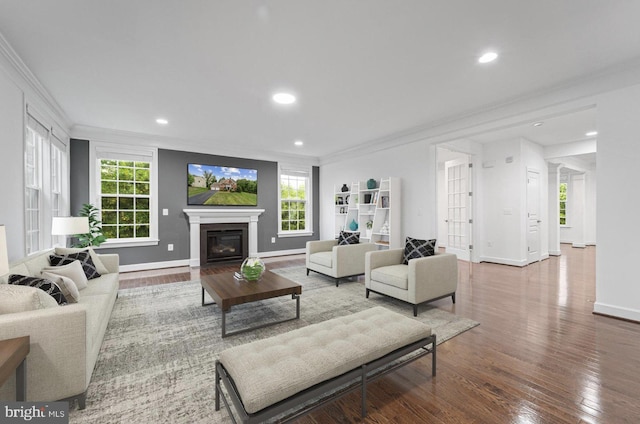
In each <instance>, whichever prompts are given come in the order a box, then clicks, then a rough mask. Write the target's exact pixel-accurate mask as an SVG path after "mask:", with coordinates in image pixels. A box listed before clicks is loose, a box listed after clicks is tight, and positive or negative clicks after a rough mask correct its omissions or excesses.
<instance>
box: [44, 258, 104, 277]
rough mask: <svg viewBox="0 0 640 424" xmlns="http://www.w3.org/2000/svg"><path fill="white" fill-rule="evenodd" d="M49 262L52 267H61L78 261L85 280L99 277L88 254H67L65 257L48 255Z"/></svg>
mask: <svg viewBox="0 0 640 424" xmlns="http://www.w3.org/2000/svg"><path fill="white" fill-rule="evenodd" d="M49 261H50V262H51V265H53V266H62V265H67V264H70V263H71V262H73V261H79V262H80V265H82V270H83V271H84V275H86V276H87V280H91V279H93V278H98V277H100V273H99V272H98V270H96V265H95V264H94V263H93V260H92V259H91V255H89V252H78V253H68V254H66V255H55V254H54V255H49Z"/></svg>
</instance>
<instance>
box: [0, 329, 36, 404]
mask: <svg viewBox="0 0 640 424" xmlns="http://www.w3.org/2000/svg"><path fill="white" fill-rule="evenodd" d="M29 340H30V338H29V336H22V337H17V338H15V339H7V340H1V341H0V386H1V385H2V384H4V382H5V381H7V379H8V378H9V377H10V376H11V374H12V373H13V372H14V371H15V373H16V401H20V402H24V401H25V400H27V355H28V354H29V350H30V346H31V345H30V344H29Z"/></svg>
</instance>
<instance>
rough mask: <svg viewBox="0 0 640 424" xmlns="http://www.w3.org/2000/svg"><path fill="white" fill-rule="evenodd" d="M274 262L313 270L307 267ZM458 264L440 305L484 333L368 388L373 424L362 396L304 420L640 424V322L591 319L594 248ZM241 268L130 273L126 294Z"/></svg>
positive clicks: (471, 334)
mask: <svg viewBox="0 0 640 424" xmlns="http://www.w3.org/2000/svg"><path fill="white" fill-rule="evenodd" d="M268 262H269V263H268V264H267V266H268V267H272V268H276V267H283V266H293V265H304V257H303V256H299V255H298V256H291V257H286V258H276V259H270V260H269V261H268ZM459 265H460V282H459V285H458V292H457V295H456V302H457V303H456V304H455V305H453V304H452V303H451V299H442V300H439V301H436V302H434V303H433V304H434V305H437V306H438V307H439V308H441V309H444V310H447V311H450V312H452V313H455V314H457V315H460V316H464V317H468V318H471V319H474V320H476V321H479V322H480V325H479V326H478V327H476V328H474V329H472V330H470V331H467V332H466V333H463V334H461V335H459V336H457V337H455V338H453V339H451V340H449V341H447V342H445V343H443V344H441V345H439V346H438V375H437V376H436V377H435V378H432V377H431V365H430V362H431V358H430V357H426V358H423V359H421V360H419V361H416V362H415V363H413V364H411V365H408V366H405V367H403V368H401V369H400V370H398V371H397V372H395V373H392V374H390V375H388V376H385V377H383V378H381V379H380V380H378V381H376V382H374V383H372V384H371V385H370V386H369V391H368V412H369V415H368V416H367V418H366V419H364V420H362V419H361V418H360V404H359V402H360V395H359V392H354V393H351V394H349V395H347V396H345V397H343V398H342V399H340V400H338V401H336V402H333V403H331V404H329V405H327V406H325V407H323V408H321V409H318V410H316V411H314V412H313V413H312V414H310V415H308V416H306V417H303V418H301V419H299V420H298V421H297V422H299V423H333V422H336V423H355V422H366V423H470V422H474V423H637V422H638V420H639V418H638V417H640V401H639V399H638V394H639V393H640V354H639V353H640V324H637V323H632V322H627V321H621V320H616V319H613V318H608V317H603V316H598V315H594V314H592V310H593V302H594V299H595V247H587V248H586V249H574V248H571V247H570V246H568V245H562V256H559V257H552V258H550V259H548V260H545V261H542V262H540V263H536V264H532V265H529V266H528V267H524V268H518V267H510V266H503V265H495V264H487V263H482V264H474V265H473V269H472V272H471V273H470V270H469V266H468V263H466V262H460V263H459ZM233 269H235V267H233V266H232V267H224V268H217V269H216V268H207V269H202V270H189V269H188V268H186V267H185V268H176V269H171V270H162V271H149V272H136V273H123V274H121V288H126V287H135V286H142V285H150V284H161V283H167V282H174V281H185V280H190V279H198V278H199V275H200V273H207V274H209V273H215V272H220V270H233ZM360 283H363V279H362V278H361V279H360ZM348 284H357V283H348ZM336 290H339V288H336ZM407 307H408V308H409V306H407ZM303 313H304V311H303Z"/></svg>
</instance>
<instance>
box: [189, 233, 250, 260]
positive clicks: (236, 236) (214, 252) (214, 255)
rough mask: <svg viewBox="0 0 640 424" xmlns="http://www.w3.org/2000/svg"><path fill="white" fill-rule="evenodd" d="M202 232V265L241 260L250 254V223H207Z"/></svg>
mask: <svg viewBox="0 0 640 424" xmlns="http://www.w3.org/2000/svg"><path fill="white" fill-rule="evenodd" d="M200 233H201V234H200V266H205V265H212V264H219V263H229V262H239V261H242V260H244V258H246V257H247V256H248V244H249V243H248V236H247V233H248V224H243V223H237V224H205V225H201V226H200Z"/></svg>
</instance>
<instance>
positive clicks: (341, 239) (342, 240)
mask: <svg viewBox="0 0 640 424" xmlns="http://www.w3.org/2000/svg"><path fill="white" fill-rule="evenodd" d="M358 243H360V233H350V232H348V231H340V235H339V236H338V246H346V245H348V244H358Z"/></svg>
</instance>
